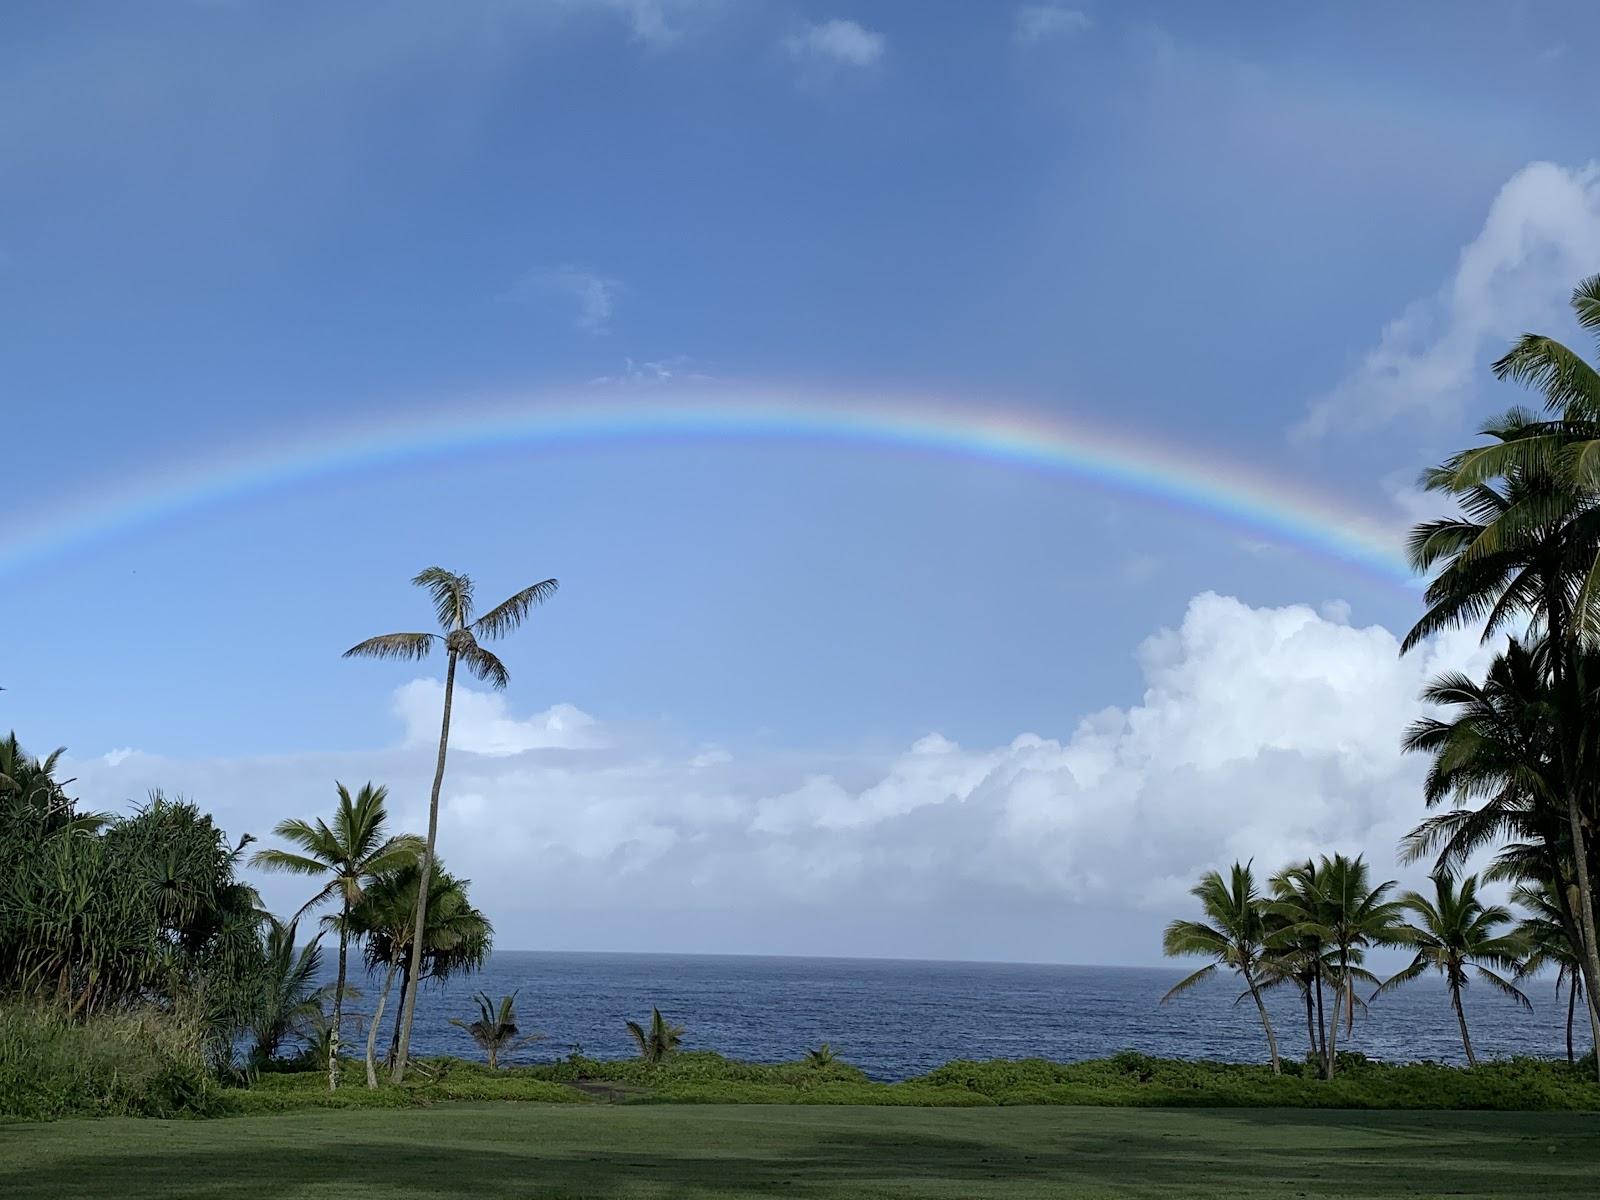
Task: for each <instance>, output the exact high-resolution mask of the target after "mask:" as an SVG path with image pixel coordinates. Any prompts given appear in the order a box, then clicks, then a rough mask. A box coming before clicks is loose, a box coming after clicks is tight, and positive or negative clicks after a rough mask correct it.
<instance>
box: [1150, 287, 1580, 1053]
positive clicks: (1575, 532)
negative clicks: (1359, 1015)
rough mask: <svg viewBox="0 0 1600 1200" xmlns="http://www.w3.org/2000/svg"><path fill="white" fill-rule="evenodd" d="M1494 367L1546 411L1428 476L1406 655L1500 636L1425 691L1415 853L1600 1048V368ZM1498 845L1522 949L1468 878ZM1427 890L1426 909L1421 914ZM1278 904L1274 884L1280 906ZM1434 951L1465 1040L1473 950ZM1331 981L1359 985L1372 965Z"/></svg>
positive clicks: (1453, 902)
mask: <svg viewBox="0 0 1600 1200" xmlns="http://www.w3.org/2000/svg"><path fill="white" fill-rule="evenodd" d="M1572 309H1573V313H1574V315H1575V316H1576V318H1577V321H1578V323H1579V325H1580V326H1581V327H1582V328H1583V329H1584V330H1586V331H1587V332H1588V333H1590V334H1591V335H1595V336H1597V337H1600V276H1594V277H1591V278H1589V279H1586V280H1584V281H1583V282H1582V283H1580V284H1579V285H1578V287H1577V288H1576V289H1575V290H1574V292H1573V294H1572ZM1494 373H1495V375H1496V377H1498V378H1500V379H1503V380H1510V381H1513V382H1516V383H1520V384H1524V385H1526V386H1528V387H1531V388H1533V389H1534V390H1535V391H1537V392H1538V393H1539V396H1540V399H1541V401H1542V411H1540V410H1530V409H1524V408H1513V409H1511V410H1509V411H1507V412H1505V413H1503V414H1501V415H1500V416H1498V417H1496V418H1495V419H1493V420H1491V421H1489V422H1488V423H1486V424H1485V425H1484V427H1483V428H1482V430H1481V431H1480V432H1481V436H1482V437H1483V438H1484V439H1485V440H1484V441H1483V442H1481V443H1479V444H1477V445H1474V446H1471V447H1468V448H1467V449H1464V450H1461V451H1460V452H1458V453H1456V454H1452V455H1450V456H1449V457H1448V458H1446V459H1445V460H1444V461H1443V462H1442V463H1440V464H1438V465H1437V466H1435V467H1432V468H1430V469H1429V470H1427V471H1426V472H1424V474H1423V477H1422V481H1423V485H1424V486H1425V487H1426V488H1427V489H1428V490H1429V491H1430V492H1433V493H1435V494H1437V495H1439V496H1440V497H1442V498H1444V499H1445V500H1447V501H1449V502H1451V503H1452V504H1453V505H1454V507H1455V510H1456V511H1455V512H1454V513H1453V514H1452V515H1449V516H1445V517H1441V518H1440V519H1438V520H1433V521H1427V522H1424V523H1422V524H1419V525H1418V526H1416V527H1415V529H1414V530H1413V531H1412V534H1411V538H1410V543H1409V548H1410V556H1411V561H1412V563H1413V565H1414V566H1415V568H1416V569H1417V570H1418V571H1419V572H1423V573H1426V574H1428V575H1429V581H1428V585H1427V589H1426V591H1425V593H1424V598H1425V603H1426V610H1425V612H1424V614H1423V616H1422V618H1421V619H1420V620H1419V621H1418V622H1417V623H1416V625H1415V627H1414V628H1413V629H1412V630H1411V631H1410V632H1409V633H1408V634H1407V635H1406V637H1405V639H1404V641H1403V642H1402V652H1408V651H1410V650H1411V649H1413V648H1414V647H1416V646H1417V645H1419V644H1420V643H1421V642H1422V641H1424V640H1425V639H1427V638H1428V637H1429V636H1431V635H1433V634H1435V633H1438V632H1440V631H1443V630H1447V629H1452V628H1460V627H1475V628H1479V629H1480V630H1481V632H1482V635H1483V639H1484V641H1485V642H1486V643H1488V642H1495V643H1497V645H1498V646H1499V649H1498V653H1497V654H1496V656H1495V658H1494V660H1493V662H1492V663H1491V664H1490V666H1489V667H1488V669H1487V670H1486V671H1485V673H1484V676H1483V678H1482V679H1475V678H1472V677H1471V676H1468V675H1465V674H1462V673H1460V672H1453V673H1449V674H1446V675H1443V676H1441V677H1440V678H1438V679H1435V680H1434V681H1433V682H1432V683H1431V684H1430V685H1429V686H1428V688H1427V689H1426V690H1425V692H1424V694H1423V698H1424V699H1425V700H1426V701H1427V702H1428V703H1429V704H1430V705H1431V706H1433V708H1434V710H1435V714H1436V715H1433V716H1429V717H1426V718H1424V719H1422V720H1419V721H1417V722H1416V723H1415V724H1413V725H1412V727H1411V728H1410V729H1409V730H1407V731H1406V733H1405V737H1404V745H1405V747H1406V749H1407V750H1410V751H1413V752H1417V753H1421V754H1426V755H1428V756H1429V757H1430V759H1431V762H1430V765H1429V770H1428V774H1427V781H1426V785H1425V792H1424V799H1425V801H1426V803H1427V806H1428V808H1429V809H1437V810H1439V811H1436V812H1433V813H1432V815H1430V816H1428V817H1427V818H1426V819H1425V820H1424V821H1422V822H1421V823H1420V824H1419V825H1418V826H1417V827H1416V828H1415V829H1414V830H1413V831H1412V832H1411V833H1410V834H1409V835H1408V836H1407V837H1406V839H1405V840H1404V841H1403V843H1402V845H1401V856H1402V858H1403V859H1405V860H1407V861H1413V862H1414V861H1419V860H1424V859H1430V860H1431V861H1432V864H1433V876H1434V879H1435V887H1436V889H1439V890H1438V894H1437V895H1436V896H1435V897H1434V898H1433V900H1432V901H1428V902H1427V903H1429V904H1431V906H1432V912H1433V918H1435V919H1436V920H1435V923H1437V924H1450V925H1454V926H1458V927H1460V926H1462V923H1463V921H1465V920H1466V918H1465V916H1464V915H1463V913H1464V912H1466V911H1467V910H1472V916H1473V920H1474V921H1477V922H1479V923H1480V924H1478V925H1474V926H1473V928H1474V929H1475V930H1476V931H1477V932H1475V933H1474V935H1473V936H1474V937H1476V938H1480V939H1481V942H1482V943H1483V944H1485V945H1487V946H1488V950H1487V951H1486V953H1485V956H1484V957H1483V958H1482V959H1481V961H1482V962H1483V963H1484V964H1485V965H1486V969H1489V970H1490V971H1491V973H1494V972H1496V971H1497V969H1498V968H1499V967H1503V966H1505V965H1506V964H1507V963H1510V962H1511V961H1513V959H1517V956H1518V955H1520V959H1519V960H1518V961H1520V963H1521V966H1522V969H1523V970H1524V971H1526V970H1528V969H1529V967H1530V964H1531V965H1532V967H1533V969H1539V968H1545V967H1553V968H1555V970H1556V972H1557V976H1558V979H1559V980H1560V982H1561V983H1563V984H1564V985H1565V986H1566V988H1567V995H1568V999H1567V1004H1568V1014H1569V1018H1574V1019H1575V1017H1576V1010H1577V1008H1578V1006H1580V1005H1581V1006H1582V1007H1583V1008H1584V1010H1585V1013H1586V1016H1587V1019H1588V1022H1589V1025H1590V1030H1591V1034H1592V1035H1593V1036H1594V1038H1595V1041H1596V1044H1597V1045H1600V936H1597V932H1596V930H1597V926H1600V909H1597V907H1596V895H1595V880H1596V878H1597V877H1600V850H1597V846H1596V838H1597V834H1600V720H1597V719H1596V714H1597V713H1600V371H1597V370H1596V368H1595V367H1593V366H1591V365H1590V364H1589V363H1587V362H1585V361H1584V358H1583V356H1582V355H1581V354H1579V353H1577V352H1575V351H1574V350H1572V349H1570V348H1568V347H1567V346H1565V345H1563V344H1562V343H1561V342H1559V341H1557V340H1556V339H1555V338H1552V337H1548V336H1545V335H1542V334H1532V333H1530V334H1525V335H1523V336H1522V337H1521V338H1520V339H1518V340H1517V342H1516V343H1515V344H1514V345H1513V346H1512V348H1511V349H1510V351H1509V352H1508V353H1507V354H1506V355H1505V356H1504V357H1502V358H1501V359H1499V360H1498V361H1497V362H1496V363H1495V364H1494ZM1502 638H1503V639H1504V642H1503V644H1501V643H1500V642H1499V639H1502ZM1485 854H1488V855H1490V857H1489V860H1488V865H1487V867H1486V868H1484V870H1483V873H1482V877H1483V880H1484V882H1491V883H1494V884H1497V885H1500V886H1507V887H1509V888H1510V889H1511V892H1510V895H1511V899H1512V900H1513V902H1514V903H1515V904H1516V905H1517V906H1518V907H1519V908H1520V909H1521V910H1522V911H1523V912H1524V913H1525V914H1526V915H1525V916H1524V917H1523V919H1522V921H1521V923H1520V925H1519V926H1518V929H1517V931H1516V932H1515V933H1513V934H1512V935H1510V936H1511V938H1512V941H1513V942H1515V946H1514V947H1513V946H1512V945H1511V944H1510V943H1507V942H1504V941H1503V940H1502V939H1501V938H1499V937H1498V936H1489V934H1488V933H1487V932H1485V931H1484V928H1483V925H1482V923H1483V922H1487V923H1488V925H1489V926H1490V927H1492V928H1493V929H1496V930H1498V929H1499V928H1501V927H1503V926H1505V924H1506V922H1507V920H1508V919H1509V917H1508V914H1507V912H1506V910H1505V909H1503V908H1502V907H1500V906H1497V905H1483V904H1482V903H1481V902H1480V901H1479V899H1478V894H1477V893H1478V889H1477V881H1476V880H1471V879H1470V877H1469V879H1462V880H1460V882H1459V884H1457V883H1453V882H1452V880H1453V879H1454V877H1455V876H1457V875H1459V874H1461V873H1462V872H1463V871H1464V870H1465V869H1466V867H1467V866H1468V864H1469V863H1471V862H1472V861H1474V860H1475V859H1477V858H1479V857H1480V856H1482V855H1485ZM1469 882H1470V883H1471V886H1469ZM1204 887H1206V885H1204V884H1203V885H1202V888H1204ZM1275 887H1276V881H1274V889H1275ZM1447 887H1448V888H1449V892H1448V898H1447V895H1446V892H1445V891H1444V889H1445V888H1447ZM1224 890H1227V889H1226V887H1225V888H1224ZM1202 902H1203V903H1204V902H1205V898H1204V897H1202ZM1421 902H1422V901H1421V898H1418V900H1417V902H1413V903H1411V904H1409V906H1408V907H1409V909H1410V911H1412V912H1413V913H1420V912H1421V910H1420V908H1419V903H1421ZM1278 903H1281V901H1280V900H1278V899H1277V898H1276V897H1275V896H1274V897H1273V898H1272V899H1271V900H1270V902H1269V904H1268V908H1269V909H1270V908H1271V907H1272V906H1273V905H1276V904H1278ZM1385 903H1388V901H1387V900H1385V899H1382V898H1380V899H1379V900H1378V901H1377V902H1376V904H1377V905H1378V907H1381V906H1382V905H1383V904H1385ZM1395 903H1397V904H1398V903H1399V902H1398V901H1396V902H1395ZM1429 920H1430V918H1429V917H1427V916H1419V917H1418V921H1419V922H1420V923H1421V924H1424V925H1426V924H1428V922H1429ZM1211 925H1213V926H1215V921H1214V920H1213V921H1212V922H1211ZM1306 929H1307V930H1308V931H1309V930H1310V929H1311V925H1309V924H1308V925H1307V926H1306ZM1174 936H1175V938H1176V940H1175V941H1173V943H1172V945H1173V946H1174V949H1175V950H1177V952H1184V953H1189V952H1194V951H1193V950H1189V949H1184V948H1183V947H1186V946H1188V945H1189V939H1188V936H1187V935H1184V934H1182V933H1181V932H1175V934H1174ZM1198 936H1199V935H1198V934H1196V937H1198ZM1199 944H1200V943H1199V942H1195V943H1194V945H1196V946H1198V945H1199ZM1260 944H1264V943H1260ZM1418 946H1419V949H1418V954H1419V960H1418V963H1414V964H1413V968H1412V970H1413V971H1415V972H1420V971H1421V970H1426V969H1427V967H1428V966H1429V965H1430V964H1435V965H1439V966H1440V969H1441V970H1443V971H1444V972H1445V974H1446V978H1447V979H1450V980H1451V981H1452V995H1453V996H1454V997H1455V998H1456V999H1455V1000H1454V1001H1453V1002H1454V1003H1455V1005H1456V1009H1457V1015H1458V1017H1460V1018H1461V1023H1462V1028H1463V1042H1464V1043H1465V1042H1466V1041H1467V1034H1466V1031H1465V1030H1466V1022H1465V1017H1464V1015H1463V1014H1462V1011H1461V1007H1460V1003H1459V996H1460V986H1459V985H1460V981H1461V980H1462V979H1463V978H1464V976H1463V973H1462V970H1461V963H1462V962H1465V961H1471V960H1470V959H1461V957H1460V949H1461V948H1460V947H1457V948H1455V949H1452V950H1449V951H1448V952H1447V951H1446V950H1444V949H1441V948H1440V947H1438V946H1424V945H1422V944H1421V943H1418ZM1235 956H1236V957H1237V951H1235ZM1229 963H1230V965H1235V964H1234V962H1233V960H1229ZM1419 964H1420V965H1419ZM1239 965H1241V966H1242V963H1241V964H1239ZM1333 965H1334V966H1335V967H1336V969H1337V970H1338V971H1341V972H1342V971H1343V970H1344V965H1343V964H1333ZM1250 966H1251V971H1252V974H1254V973H1255V972H1256V970H1257V967H1256V963H1255V962H1254V961H1252V962H1251V964H1250ZM1496 978H1500V977H1499V975H1498V974H1496ZM1333 981H1334V983H1335V985H1336V986H1337V987H1339V988H1341V989H1343V991H1344V993H1345V994H1346V995H1348V996H1353V995H1354V992H1353V990H1352V989H1353V987H1354V985H1355V983H1356V982H1357V976H1355V975H1353V974H1352V975H1348V976H1346V975H1344V974H1342V973H1340V974H1335V975H1334V976H1333ZM1501 982H1505V981H1504V980H1503V979H1502V980H1501ZM1496 986H1498V985H1496ZM1263 1011H1264V1010H1263ZM1572 1024H1573V1020H1571V1019H1569V1022H1568V1030H1569V1032H1568V1041H1569V1047H1570V1042H1571V1032H1570V1031H1571V1027H1572ZM1468 1054H1469V1057H1470V1056H1471V1051H1470V1046H1469V1047H1468ZM1595 1058H1596V1063H1595V1070H1596V1072H1597V1075H1600V1053H1597V1054H1596V1055H1595ZM1331 1063H1332V1060H1331V1059H1329V1060H1328V1064H1329V1067H1330V1069H1331Z"/></svg>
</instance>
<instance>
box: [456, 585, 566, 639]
mask: <svg viewBox="0 0 1600 1200" xmlns="http://www.w3.org/2000/svg"><path fill="white" fill-rule="evenodd" d="M560 586H561V585H560V584H559V583H558V582H557V581H556V580H554V579H545V580H542V581H541V582H539V583H536V584H534V585H533V586H532V587H526V588H523V589H522V590H521V591H520V592H518V593H517V594H516V595H515V596H512V597H511V598H510V599H508V600H504V601H502V602H501V603H500V604H498V605H496V606H495V607H494V608H492V609H490V610H489V611H488V612H486V613H484V614H483V616H481V617H479V618H478V619H477V620H476V621H474V622H473V624H472V632H473V634H474V635H475V636H477V637H480V638H488V639H490V640H491V641H492V640H493V639H495V638H498V637H504V636H505V635H506V634H507V633H510V632H511V631H512V630H513V629H515V628H517V626H519V625H521V624H522V622H523V620H524V618H526V617H527V615H528V613H529V611H530V610H532V609H533V608H534V607H535V606H536V605H539V604H543V603H544V602H545V601H546V600H548V599H550V597H551V596H554V595H555V594H556V589H557V588H558V587H560Z"/></svg>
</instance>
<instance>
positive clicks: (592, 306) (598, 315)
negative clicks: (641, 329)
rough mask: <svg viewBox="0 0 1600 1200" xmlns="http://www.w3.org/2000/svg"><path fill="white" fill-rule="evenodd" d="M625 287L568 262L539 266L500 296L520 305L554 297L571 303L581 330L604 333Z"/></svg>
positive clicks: (613, 280)
mask: <svg viewBox="0 0 1600 1200" xmlns="http://www.w3.org/2000/svg"><path fill="white" fill-rule="evenodd" d="M626 290H627V288H626V285H624V284H623V283H622V282H621V281H620V280H616V279H612V278H610V277H608V276H605V275H600V274H597V273H596V272H594V271H591V270H589V269H587V268H586V267H578V266H573V265H571V264H570V263H567V264H563V265H561V266H556V267H536V268H535V269H534V270H532V271H529V272H528V273H527V274H525V275H523V276H522V277H521V278H520V279H518V280H517V281H516V282H515V283H513V284H512V285H511V286H510V287H509V288H507V289H506V291H505V294H504V295H503V296H502V297H501V298H502V299H504V300H508V301H511V302H513V303H518V304H528V303H534V302H537V301H539V300H551V299H556V300H561V301H563V302H566V303H570V304H571V305H572V306H573V307H574V309H575V310H576V311H575V316H574V320H575V321H576V322H577V326H578V328H579V329H582V330H584V331H585V332H588V333H604V332H606V330H607V327H608V326H609V325H610V323H611V316H612V314H613V313H614V312H615V311H616V306H617V296H618V295H619V294H620V293H622V292H624V291H626Z"/></svg>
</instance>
